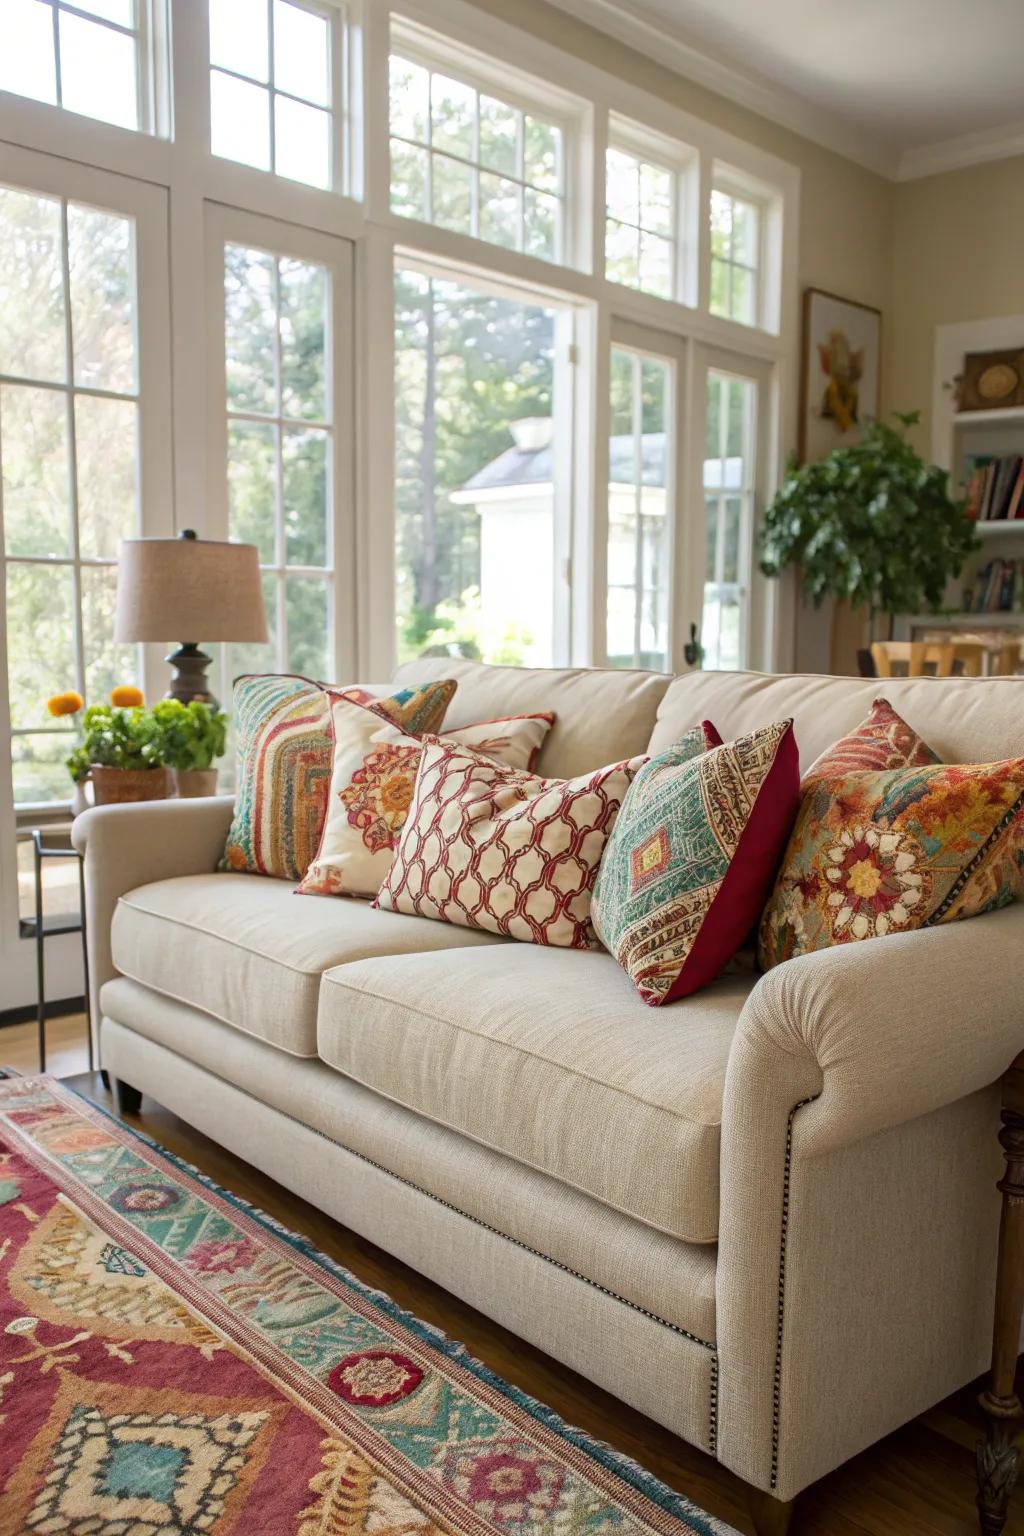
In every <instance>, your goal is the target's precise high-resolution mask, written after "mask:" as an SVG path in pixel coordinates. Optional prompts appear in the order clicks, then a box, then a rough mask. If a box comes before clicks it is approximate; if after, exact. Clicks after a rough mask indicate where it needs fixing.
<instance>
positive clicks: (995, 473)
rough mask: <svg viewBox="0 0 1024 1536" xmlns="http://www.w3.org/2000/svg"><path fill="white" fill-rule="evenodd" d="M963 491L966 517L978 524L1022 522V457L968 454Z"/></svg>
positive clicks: (1023, 495) (1023, 512)
mask: <svg viewBox="0 0 1024 1536" xmlns="http://www.w3.org/2000/svg"><path fill="white" fill-rule="evenodd" d="M964 492H965V495H966V497H967V516H968V517H969V518H971V519H972V520H974V521H976V522H980V523H996V522H1004V523H1005V522H1016V521H1018V520H1020V519H1024V456H1022V455H1021V454H1019V453H1003V454H998V453H969V454H968V455H967V459H966V463H965V476H964Z"/></svg>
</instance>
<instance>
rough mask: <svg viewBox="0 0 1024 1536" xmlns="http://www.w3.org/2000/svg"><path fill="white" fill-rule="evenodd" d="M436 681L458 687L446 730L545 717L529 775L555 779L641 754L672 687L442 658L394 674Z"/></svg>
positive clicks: (658, 678) (661, 681) (617, 674)
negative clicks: (498, 719) (499, 718)
mask: <svg viewBox="0 0 1024 1536" xmlns="http://www.w3.org/2000/svg"><path fill="white" fill-rule="evenodd" d="M442 677H453V678H455V680H456V681H457V682H458V685H459V687H458V692H457V693H456V695H455V698H454V699H453V700H452V704H451V708H450V709H449V711H448V714H447V715H446V716H445V725H446V726H447V727H452V728H456V729H457V728H459V727H460V726H464V725H472V724H473V722H474V721H475V720H487V719H490V718H493V717H494V716H496V715H528V714H534V713H536V712H537V711H538V710H552V711H553V712H554V715H555V723H554V725H553V726H552V728H551V730H550V731H549V732H548V735H547V737H546V739H545V741H544V745H543V746H542V748H541V752H540V757H539V758H538V760H537V767H536V771H537V773H539V774H542V775H544V776H545V777H547V778H556V779H572V778H576V777H577V776H578V775H579V774H582V773H590V772H591V771H592V770H593V769H595V768H600V767H602V766H603V765H604V764H605V763H615V762H620V761H621V760H622V759H624V758H629V757H638V756H640V755H641V754H642V753H644V752H646V750H647V742H648V740H649V739H650V735H651V732H652V730H653V729H654V722H655V717H656V715H657V711H658V705H659V703H660V702H661V700H662V698H663V697H664V694H665V690H666V689H667V688H668V686H669V683H670V682H671V681H672V680H671V678H670V677H668V676H667V675H666V674H665V673H662V672H626V671H617V670H613V669H610V668H609V669H607V670H600V669H596V668H583V667H576V668H570V667H567V668H560V667H490V666H486V665H485V664H484V663H483V662H479V661H463V660H459V659H457V658H456V659H453V658H452V657H450V656H424V657H420V658H419V659H418V660H416V661H409V662H406V663H405V665H404V666H401V667H399V669H398V671H397V672H396V673H395V682H396V684H405V685H408V684H410V683H427V682H435V681H436V680H437V679H438V678H442ZM700 718H701V717H700V716H699V715H698V716H697V717H696V719H697V720H698V721H699V719H700ZM693 723H694V721H693V720H691V721H689V722H688V724H689V725H692V724H693ZM680 734H681V733H680Z"/></svg>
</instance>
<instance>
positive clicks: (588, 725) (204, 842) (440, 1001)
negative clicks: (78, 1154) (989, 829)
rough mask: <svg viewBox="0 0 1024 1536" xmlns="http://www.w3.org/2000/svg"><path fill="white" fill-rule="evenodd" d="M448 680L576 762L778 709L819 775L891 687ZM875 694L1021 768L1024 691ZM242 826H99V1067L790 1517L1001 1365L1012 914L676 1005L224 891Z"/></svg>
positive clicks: (255, 887)
mask: <svg viewBox="0 0 1024 1536" xmlns="http://www.w3.org/2000/svg"><path fill="white" fill-rule="evenodd" d="M445 674H451V675H454V676H456V677H457V678H458V679H459V691H458V693H457V695H456V698H455V701H454V703H453V706H452V708H451V711H450V714H449V723H450V724H452V725H456V726H457V725H460V724H466V723H469V722H471V721H473V720H475V719H479V718H486V717H487V716H490V715H499V714H506V713H510V712H513V711H519V710H535V709H542V708H544V709H547V708H550V709H554V710H555V711H556V712H557V716H558V719H557V724H556V726H555V728H554V729H553V730H552V732H551V734H550V736H549V738H548V741H547V743H546V745H545V747H544V750H543V754H542V758H541V762H540V768H541V771H543V772H545V773H549V774H553V775H571V774H575V773H579V772H581V771H583V770H585V769H589V768H593V767H596V766H598V765H600V764H602V763H604V762H608V761H612V760H615V759H618V758H622V757H625V756H629V755H630V754H633V753H639V752H643V751H645V750H646V749H648V748H649V749H650V750H651V751H658V750H659V749H661V748H664V747H666V746H668V745H669V743H671V742H672V741H673V740H674V739H675V738H676V737H677V736H679V735H680V734H681V732H682V731H683V730H684V729H686V728H687V727H689V726H690V725H692V724H693V723H694V722H695V721H697V720H699V719H701V718H702V717H704V716H708V717H710V718H712V719H713V720H714V722H715V724H716V725H717V726H718V728H719V730H720V731H721V732H722V734H723V736H725V737H730V736H733V735H737V734H739V733H742V732H744V731H747V730H749V729H752V728H754V727H756V726H759V725H763V724H765V723H767V722H769V721H771V720H774V719H779V718H782V717H785V716H787V715H792V716H793V717H794V718H795V721H796V731H797V737H798V740H799V743H800V746H801V749H802V758H803V761H804V763H805V764H806V763H808V762H810V760H811V759H812V758H814V757H815V756H816V755H817V754H818V753H819V752H820V751H821V750H822V749H823V748H824V747H825V746H827V745H828V744H829V743H830V742H831V741H833V740H834V739H836V738H837V737H838V736H839V735H841V734H842V733H843V732H844V731H845V730H847V729H849V728H851V727H852V726H854V725H856V724H857V723H858V722H859V721H860V720H861V719H862V718H863V717H864V716H865V715H866V713H867V712H868V709H869V707H870V704H871V700H872V699H873V698H874V697H875V696H876V695H877V694H878V693H879V692H880V691H881V689H882V687H883V685H882V684H879V683H871V682H862V681H859V680H854V679H834V678H820V677H801V676H786V677H769V676H762V675H758V674H750V673H746V674H726V673H695V674H691V675H688V676H684V677H679V678H676V679H670V678H668V677H663V676H660V675H652V674H647V673H636V672H634V673H630V672H579V671H577V672H559V671H525V670H518V669H513V668H487V667H482V666H479V665H476V664H473V663H469V662H462V661H456V662H450V661H435V660H430V661H421V662H417V663H414V664H412V665H411V666H409V667H406V668H404V669H403V670H402V671H401V672H400V674H399V676H400V677H401V678H402V679H405V680H410V679H415V680H425V679H427V678H435V677H439V676H442V675H445ZM884 691H885V693H886V695H887V696H888V697H889V698H890V699H891V700H892V701H893V703H894V704H895V706H896V707H897V708H898V709H899V710H900V711H901V712H902V713H903V714H904V715H905V716H906V718H907V719H908V720H909V721H910V722H911V724H912V725H914V726H915V727H916V728H917V729H918V730H919V731H921V732H922V734H923V735H924V736H925V737H926V738H927V740H929V741H930V742H931V743H932V745H933V746H934V747H935V749H936V750H937V751H938V752H939V753H940V754H941V755H942V756H943V758H944V759H945V760H947V761H958V760H960V761H963V760H967V759H971V760H978V761H981V760H990V759H997V758H1002V757H1008V756H1011V755H1024V682H1017V681H1015V680H1013V679H995V680H992V681H987V680H982V681H979V680H973V679H963V680H961V679H953V680H949V681H942V682H937V681H934V680H927V679H924V680H913V681H909V680H902V681H887V682H886V683H885V684H884ZM230 809H231V807H230V801H228V800H222V799H216V800H206V801H183V802H164V803H156V804H150V805H141V806H127V807H107V808H103V809H100V810H94V811H90V812H88V813H87V814H86V815H84V816H83V817H82V818H80V820H79V821H78V822H77V823H76V826H75V841H76V844H77V845H78V846H79V847H80V848H82V849H84V851H85V858H86V880H87V901H88V918H89V927H90V953H91V960H92V986H93V995H94V1014H93V1017H94V1019H97V1020H99V1019H102V1024H101V1026H100V1034H101V1053H102V1061H103V1064H104V1066H105V1068H106V1069H108V1070H109V1072H110V1073H111V1074H112V1076H114V1077H115V1078H117V1079H120V1080H122V1081H123V1082H124V1083H127V1084H130V1085H132V1087H133V1088H135V1089H139V1090H142V1091H143V1092H145V1093H147V1094H151V1095H152V1096H153V1097H154V1098H156V1099H158V1100H159V1101H160V1102H161V1103H163V1104H165V1105H167V1106H168V1107H169V1108H171V1109H172V1110H174V1111H176V1112H177V1113H178V1114H179V1115H181V1116H183V1117H184V1118H185V1119H186V1120H188V1121H189V1122H190V1123H191V1124H193V1125H195V1126H197V1127H198V1128H199V1129H200V1130H202V1131H204V1132H206V1133H207V1134H208V1135H210V1136H213V1137H215V1138H216V1139H217V1140H218V1141H219V1142H221V1143H222V1144H223V1145H225V1146H226V1147H229V1148H230V1149H231V1150H232V1151H233V1152H235V1153H237V1154H239V1155H240V1156H241V1157H243V1158H246V1159H248V1161H250V1162H251V1163H254V1164H256V1165H257V1166H258V1167H260V1168H262V1169H263V1170H264V1171H265V1172H267V1173H268V1174H270V1175H272V1176H273V1177H274V1178H275V1179H278V1180H279V1181H280V1182H281V1183H282V1184H284V1185H286V1186H287V1187H288V1188H290V1189H292V1190H294V1191H296V1192H297V1193H299V1194H301V1195H303V1196H304V1197H306V1198H307V1199H309V1200H311V1201H313V1202H314V1203H315V1204H316V1205H318V1206H320V1207H321V1208H322V1209H323V1210H325V1211H327V1212H329V1213H330V1214H331V1215H332V1216H335V1217H337V1219H338V1220H339V1221H342V1222H344V1223H345V1224H346V1225H347V1226H349V1227H352V1228H354V1229H356V1230H357V1231H359V1232H361V1233H364V1234H365V1235H366V1236H367V1237H369V1238H372V1239H373V1241H374V1242H376V1243H379V1244H381V1245H382V1246H383V1247H385V1248H387V1249H389V1250H390V1251H391V1252H392V1253H394V1254H397V1255H398V1256H399V1257H400V1258H401V1259H403V1260H405V1261H406V1262H407V1263H409V1264H411V1265H413V1266H414V1267H415V1268H417V1269H419V1270H421V1271H422V1272H423V1273H424V1274H427V1275H429V1276H431V1277H432V1278H433V1279H434V1280H436V1281H438V1282H440V1283H441V1284H442V1285H444V1286H446V1287H447V1288H448V1289H449V1290H451V1291H454V1292H455V1293H456V1294H458V1295H459V1296H461V1297H463V1298H464V1299H465V1300H467V1301H468V1302H471V1303H472V1304H473V1305H474V1306H476V1307H478V1308H480V1309H481V1310H482V1311H483V1312H485V1313H488V1314H489V1315H490V1316H492V1317H494V1318H496V1319H498V1320H499V1321H500V1322H502V1323H503V1324H505V1325H506V1326H507V1327H509V1328H511V1329H513V1330H514V1331H515V1332H517V1333H518V1334H520V1335H521V1336H522V1337H523V1338H526V1339H529V1340H530V1341H531V1342H532V1343H533V1344H536V1345H538V1346H539V1347H540V1348H542V1349H544V1350H546V1351H547V1352H548V1353H549V1354H551V1355H553V1356H555V1357H556V1358H557V1359H559V1360H561V1361H564V1362H565V1363H566V1364H567V1365H569V1366H571V1367H573V1368H574V1369H575V1370H577V1371H580V1372H582V1373H583V1374H584V1375H585V1376H587V1377H589V1378H590V1379H591V1380H592V1381H594V1382H597V1383H598V1384H599V1385H600V1386H602V1387H605V1388H607V1389H608V1390H610V1391H611V1392H613V1393H615V1394H617V1395H618V1396H619V1397H620V1398H622V1399H623V1400H624V1401H626V1402H628V1403H630V1404H632V1405H633V1406H634V1407H636V1408H638V1409H640V1410H642V1411H643V1412H644V1413H647V1414H649V1415H650V1416H651V1417H652V1418H654V1419H656V1420H658V1421H659V1422H660V1423H662V1424H665V1425H668V1426H669V1427H670V1428H671V1429H672V1430H674V1431H675V1432H676V1433H678V1434H679V1435H681V1436H682V1437H683V1438H684V1439H686V1440H688V1441H690V1442H691V1443H692V1444H694V1445H696V1446H700V1447H701V1448H703V1449H704V1450H706V1451H708V1452H709V1453H710V1454H711V1455H712V1456H715V1457H717V1458H718V1459H719V1460H720V1461H722V1462H723V1463H725V1464H726V1465H727V1466H729V1467H731V1468H733V1469H734V1470H735V1471H736V1472H737V1473H738V1474H739V1475H740V1476H741V1477H742V1478H744V1479H746V1480H747V1481H748V1482H749V1483H750V1484H752V1485H754V1487H755V1488H757V1489H760V1490H766V1491H770V1492H771V1493H772V1494H773V1495H774V1496H775V1498H776V1499H777V1500H779V1501H787V1500H789V1499H791V1498H792V1497H793V1496H794V1495H795V1494H796V1493H797V1492H798V1491H799V1490H800V1489H802V1488H803V1487H805V1486H806V1485H807V1484H808V1483H810V1482H812V1481H814V1480H815V1479H816V1478H818V1477H820V1476H821V1475H822V1474H823V1473H825V1472H827V1471H828V1470H829V1469H830V1468H832V1467H834V1466H836V1465H837V1464H838V1463H840V1462H842V1461H843V1460H845V1459H846V1458H848V1457H849V1456H852V1455H853V1454H854V1453H855V1452H856V1451H858V1450H860V1449H861V1448H862V1447H864V1446H866V1445H868V1444H869V1443H870V1442H872V1441H873V1440H875V1439H877V1438H878V1437H879V1436H881V1435H884V1434H885V1433H886V1432H887V1431H889V1430H891V1429H893V1428H894V1427H895V1426H897V1425H899V1424H900V1423H902V1422H903V1421H905V1420H906V1419H908V1418H910V1417H911V1416H913V1415H915V1414H917V1413H919V1412H921V1411H922V1410H923V1409H925V1408H927V1407H928V1406H929V1405H931V1404H932V1403H934V1402H936V1401H937V1400H938V1399H939V1398H941V1397H942V1396H943V1395H944V1394H946V1393H948V1392H950V1391H951V1390H953V1389H954V1388H956V1387H958V1386H960V1385H961V1384H962V1383H964V1382H965V1381H967V1380H969V1379H970V1378H971V1377H972V1376H974V1375H975V1374H977V1373H978V1372H979V1371H981V1370H982V1369H983V1368H984V1367H985V1365H986V1358H987V1352H988V1345H989V1338H990V1328H991V1318H992V1300H993V1284H994V1262H995V1238H996V1228H997V1221H998V1196H997V1193H996V1189H995V1182H996V1179H997V1177H998V1175H999V1171H1000V1166H1001V1163H1000V1156H999V1150H998V1146H997V1142H996V1131H997V1124H998V1109H999V1089H998V1086H997V1079H998V1078H999V1077H1000V1075H1001V1074H1002V1073H1003V1072H1004V1070H1005V1069H1006V1067H1007V1066H1008V1065H1009V1063H1010V1061H1011V1060H1012V1058H1013V1057H1014V1056H1015V1055H1016V1053H1017V1052H1018V1051H1019V1050H1021V1049H1022V1048H1024V989H1022V986H1021V975H1022V962H1024V905H1022V906H1019V907H1015V908H1010V909H1008V910H1005V911H1002V912H999V913H996V914H993V915H991V916H987V917H983V918H979V919H976V920H975V921H973V922H968V923H962V924H954V925H951V926H948V927H945V928H939V929H935V930H930V931H926V932H922V933H915V934H909V935H901V936H893V937H889V938H886V939H884V940H879V941H877V942H873V943H865V944H857V945H851V946H848V947H843V948H838V949H834V950H830V951H827V952H824V953H821V954H816V955H812V956H808V957H805V958H803V959H799V960H795V961H791V962H790V963H789V964H787V965H783V966H780V967H779V968H778V969H776V970H774V971H773V972H771V973H770V974H769V975H767V976H764V977H761V978H758V977H756V976H753V975H744V976H732V977H729V978H726V979H723V980H720V981H719V982H717V983H716V984H715V985H714V986H712V987H710V988H709V989H708V990H706V991H704V992H701V993H700V994H698V995H697V996H695V997H692V998H688V999H686V1000H685V1001H682V1002H679V1003H676V1004H674V1005H671V1006H669V1007H666V1008H663V1009H660V1010H652V1009H650V1008H647V1007H646V1006H645V1005H644V1004H643V1003H642V1002H641V1001H640V999H639V998H638V996H637V995H636V994H635V992H634V991H633V988H632V987H631V985H630V983H629V982H628V980H627V978H626V977H625V975H624V974H623V973H622V972H621V971H620V969H619V967H618V966H617V965H616V963H615V961H614V960H613V959H612V958H611V957H610V956H609V955H607V954H605V953H603V952H600V953H576V952H570V951H565V950H557V949H544V948H538V947H533V946H530V945H525V944H516V943H512V942H506V941H502V940H499V939H496V938H493V937H491V936H490V935H486V934H481V933H473V932H470V931H467V930H463V929H459V928H454V927H448V926H445V925H443V924H439V923H433V922H429V921H427V920H424V919H419V918H413V917H404V916H399V915H396V914H393V913H388V912H376V911H374V910H372V909H371V908H370V907H369V906H368V905H366V904H364V903H359V902H352V901H344V900H339V899H329V900H328V899H321V898H312V897H298V896H295V895H293V894H292V891H291V888H290V886H289V885H288V884H286V883H283V882H280V881H275V880H267V879H257V878H253V877H251V876H246V875H234V874H217V873H214V867H215V864H216V862H217V859H218V856H219V854H220V852H221V850H222V848H223V844H224V836H225V832H226V831H227V827H228V822H229V818H230ZM773 1528H774V1527H773Z"/></svg>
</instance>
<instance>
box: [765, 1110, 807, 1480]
mask: <svg viewBox="0 0 1024 1536" xmlns="http://www.w3.org/2000/svg"><path fill="white" fill-rule="evenodd" d="M817 1097H818V1095H817V1094H816V1093H812V1094H811V1095H810V1097H809V1098H806V1099H801V1100H800V1102H799V1104H794V1105H793V1108H792V1109H791V1110H790V1112H789V1120H788V1121H787V1123H786V1160H785V1165H784V1171H783V1177H782V1232H781V1235H780V1238H779V1305H778V1312H777V1314H776V1320H775V1370H774V1374H773V1377H772V1468H771V1484H770V1486H771V1490H772V1492H773V1493H774V1492H775V1489H776V1488H777V1487H778V1481H779V1423H780V1419H781V1409H782V1314H783V1308H784V1307H785V1302H786V1242H787V1239H788V1236H789V1181H790V1175H791V1174H792V1171H793V1121H794V1119H795V1118H796V1112H797V1110H798V1109H803V1107H804V1105H805V1104H810V1103H812V1102H813V1100H814V1099H816V1098H817Z"/></svg>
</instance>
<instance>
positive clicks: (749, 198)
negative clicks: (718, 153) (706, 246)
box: [707, 161, 782, 332]
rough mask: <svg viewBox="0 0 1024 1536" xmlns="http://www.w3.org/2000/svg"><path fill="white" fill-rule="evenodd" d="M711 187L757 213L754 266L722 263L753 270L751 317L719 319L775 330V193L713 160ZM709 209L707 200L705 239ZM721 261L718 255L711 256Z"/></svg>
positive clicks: (777, 275) (777, 280)
mask: <svg viewBox="0 0 1024 1536" xmlns="http://www.w3.org/2000/svg"><path fill="white" fill-rule="evenodd" d="M711 189H712V191H713V192H720V193H722V194H723V195H724V196H725V197H728V198H730V199H731V200H732V201H734V202H741V203H746V204H747V205H748V206H749V207H751V208H753V209H754V212H755V214H756V216H757V251H756V265H755V266H754V267H753V268H749V267H747V266H746V263H744V262H736V261H734V260H733V259H732V258H730V259H729V260H728V262H726V263H725V265H727V266H728V267H729V269H730V272H731V270H732V268H733V267H737V266H738V267H741V268H742V269H743V270H745V271H751V270H752V271H753V274H754V317H753V319H752V320H750V321H744V320H734V319H733V317H731V316H728V315H722V316H719V317H718V318H720V319H723V320H727V321H729V322H730V323H731V324H734V325H739V326H743V327H744V328H745V329H746V328H749V329H758V330H764V331H772V332H777V331H778V329H779V325H780V315H779V287H780V282H781V277H780V268H781V251H780V249H779V247H780V245H781V237H782V232H781V223H782V210H781V205H780V199H779V196H778V194H777V193H775V192H773V190H772V189H771V188H770V187H767V186H765V185H764V184H763V183H762V182H760V181H758V180H757V178H755V177H751V176H748V175H744V173H743V172H742V171H740V170H736V169H734V168H733V167H731V166H727V165H723V164H722V163H721V162H720V161H715V163H714V166H713V169H712V180H711ZM710 225H711V212H710V202H709V207H708V240H709V242H710V239H711V228H710ZM711 259H713V260H719V261H720V260H721V259H722V258H720V257H715V258H711ZM707 302H708V307H709V310H710V304H711V288H710V276H709V284H708V298H707Z"/></svg>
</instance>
